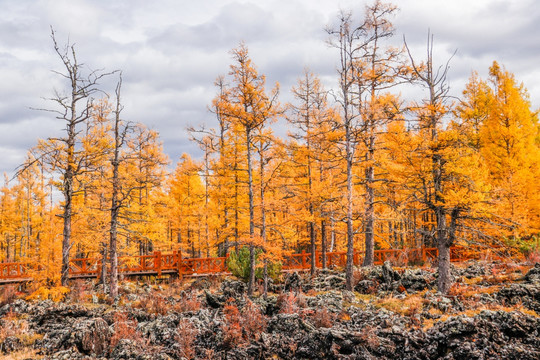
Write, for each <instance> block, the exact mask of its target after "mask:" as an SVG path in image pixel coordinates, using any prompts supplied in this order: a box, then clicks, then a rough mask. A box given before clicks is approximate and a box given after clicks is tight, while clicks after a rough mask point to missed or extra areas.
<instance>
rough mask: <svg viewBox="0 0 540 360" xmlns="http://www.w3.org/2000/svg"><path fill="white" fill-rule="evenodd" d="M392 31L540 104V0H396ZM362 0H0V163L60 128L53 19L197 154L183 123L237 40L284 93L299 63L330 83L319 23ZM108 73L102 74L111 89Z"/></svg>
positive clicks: (92, 63)
mask: <svg viewBox="0 0 540 360" xmlns="http://www.w3.org/2000/svg"><path fill="white" fill-rule="evenodd" d="M395 3H396V4H397V5H398V6H399V7H400V12H399V13H398V15H397V17H396V18H395V20H394V23H395V26H396V37H395V39H396V41H397V42H399V41H401V39H402V38H403V35H405V36H406V38H407V42H408V43H409V46H410V47H411V48H412V50H413V52H414V53H415V54H416V55H417V56H418V57H422V56H423V55H424V54H425V43H426V36H427V31H428V29H431V32H432V33H433V34H434V36H435V43H436V48H435V53H436V58H437V59H441V60H445V59H447V58H448V57H449V56H450V55H451V54H452V53H453V52H454V51H455V50H456V49H457V54H456V56H455V57H454V58H453V59H452V61H451V69H450V74H449V79H450V82H451V87H452V93H453V94H454V95H459V94H460V93H461V91H462V89H463V86H464V84H465V83H466V82H467V79H468V78H469V76H470V74H471V71H473V70H476V71H478V72H479V73H480V75H481V76H483V77H485V76H486V74H487V70H488V67H489V66H490V65H491V63H492V62H493V60H497V61H498V62H499V63H501V64H503V65H504V66H505V67H506V68H507V70H509V71H511V72H513V73H514V74H515V75H516V78H517V79H518V80H519V81H522V82H523V83H524V84H525V86H526V87H527V89H528V90H529V92H530V94H531V102H532V104H533V107H534V108H538V107H539V106H540V70H539V64H540V6H538V3H537V1H534V0H474V1H472V0H453V1H448V0H445V1H443V0H402V1H395ZM365 4H366V2H365V1H361V0H357V1H349V0H343V1H331V0H275V1H262V0H260V1H255V0H253V1H239V0H237V1H234V0H230V1H229V0H198V1H194V0H190V1H185V0H156V1H148V0H121V1H120V0H119V1H116V0H49V1H39V0H38V1H35V0H0V9H1V10H0V154H1V157H0V172H7V173H8V175H10V176H11V175H12V174H13V170H14V169H15V168H16V167H17V166H18V165H19V164H20V163H21V162H22V161H23V160H24V157H25V154H26V151H27V149H29V148H30V147H32V146H34V145H35V144H36V142H37V139H38V138H47V137H51V136H55V135H58V134H60V132H61V130H62V129H63V125H64V124H63V123H62V122H61V121H60V120H56V119H55V118H54V116H52V114H50V113H44V112H39V111H35V110H31V109H30V108H44V107H51V106H52V104H51V103H47V102H46V101H44V100H42V98H47V97H52V94H53V89H55V88H56V89H65V84H64V83H62V81H61V78H59V76H58V75H55V74H54V72H53V71H51V70H57V71H61V70H62V64H61V62H60V59H59V58H58V56H57V55H56V54H55V53H54V50H53V47H52V42H51V38H50V26H53V27H54V29H55V31H56V33H57V40H58V42H59V43H60V44H65V43H66V42H67V41H68V38H69V41H71V42H73V43H75V46H76V50H77V54H78V58H79V61H80V62H83V63H85V64H86V65H87V66H88V67H89V68H91V69H98V68H104V69H106V70H115V69H121V70H122V71H123V74H124V81H123V103H124V106H125V110H124V113H123V114H124V118H125V119H127V120H132V121H139V122H142V123H145V124H146V125H147V126H149V127H151V128H153V129H155V130H157V131H159V132H160V134H161V139H162V141H163V143H164V149H165V152H166V153H167V154H168V155H169V157H170V159H171V162H172V165H171V166H174V163H175V162H176V160H177V159H178V158H179V156H180V155H181V154H182V152H189V153H192V154H196V153H197V151H196V146H195V145H193V144H191V143H190V142H189V141H188V140H187V138H188V135H187V133H186V131H185V129H186V127H187V126H188V125H193V126H197V125H198V124H202V123H206V124H210V125H212V124H213V115H212V114H211V113H209V112H208V110H207V106H208V105H209V104H210V102H211V99H212V98H213V97H214V95H215V88H214V87H213V82H214V80H215V78H216V77H217V76H218V75H221V74H223V75H225V74H227V72H228V70H229V65H230V64H231V57H230V53H229V51H230V50H231V49H232V48H235V47H237V46H238V44H239V42H240V41H244V42H245V43H246V45H247V46H248V48H249V50H250V55H251V57H252V59H253V62H254V63H255V65H256V66H257V68H258V70H259V72H260V73H263V74H265V75H266V76H267V87H268V88H271V87H272V84H273V83H275V82H276V81H278V82H279V83H280V85H281V96H280V98H281V101H282V102H286V101H289V100H290V99H291V97H290V88H291V86H292V85H294V84H295V83H296V81H297V78H298V77H299V76H300V75H301V73H302V71H303V68H304V67H309V68H310V69H311V70H312V71H313V72H315V73H317V74H318V75H319V76H320V77H321V78H322V79H323V81H324V83H325V84H326V85H327V86H329V87H330V86H332V85H333V84H334V82H335V78H336V62H337V53H336V52H335V50H334V49H331V48H329V47H328V46H327V45H326V43H325V40H326V39H327V37H328V36H327V34H326V33H325V31H324V29H325V27H327V26H328V25H329V24H332V23H335V20H336V17H337V14H338V12H339V10H340V9H343V10H352V11H353V12H354V13H355V14H357V15H358V16H361V14H362V12H363V9H364V6H365ZM115 81H116V79H114V78H111V79H110V80H109V81H108V82H104V83H103V85H102V87H103V88H104V90H106V91H111V92H112V90H113V86H114V82H115Z"/></svg>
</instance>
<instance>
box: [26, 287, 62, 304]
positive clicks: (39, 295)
mask: <svg viewBox="0 0 540 360" xmlns="http://www.w3.org/2000/svg"><path fill="white" fill-rule="evenodd" d="M69 291H70V290H69V289H68V288H67V287H64V286H56V287H45V286H42V287H40V288H39V289H37V290H36V291H34V292H33V293H32V294H30V295H29V296H28V297H26V300H47V299H48V300H52V301H54V302H59V301H62V300H64V298H65V297H66V295H67V294H68V293H69Z"/></svg>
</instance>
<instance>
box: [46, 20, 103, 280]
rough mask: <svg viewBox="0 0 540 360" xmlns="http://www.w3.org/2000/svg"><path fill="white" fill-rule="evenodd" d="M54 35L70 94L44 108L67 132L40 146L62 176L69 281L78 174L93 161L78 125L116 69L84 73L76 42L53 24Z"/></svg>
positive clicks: (64, 250) (64, 268)
mask: <svg viewBox="0 0 540 360" xmlns="http://www.w3.org/2000/svg"><path fill="white" fill-rule="evenodd" d="M51 38H52V41H53V46H54V51H55V52H56V54H57V55H58V56H59V57H60V60H61V61H62V64H63V66H64V71H63V72H58V71H54V72H55V73H56V74H57V75H59V76H61V77H62V78H64V79H65V80H66V81H67V83H68V84H69V85H68V87H69V91H68V93H67V94H62V93H61V92H59V91H55V96H54V97H53V98H51V99H49V100H51V101H53V102H54V103H55V104H56V105H57V109H53V110H51V109H41V110H45V111H48V112H51V113H53V114H55V115H56V118H57V119H60V120H62V121H63V122H64V123H65V126H66V127H65V136H63V137H60V138H51V139H49V140H48V142H47V143H46V144H45V147H44V148H43V149H41V150H42V151H41V152H42V153H41V156H40V159H43V160H44V161H45V162H46V163H47V164H48V165H49V166H50V167H51V169H53V170H54V171H56V172H58V173H59V174H60V177H61V180H62V182H61V185H60V190H61V192H62V195H63V198H64V201H63V203H62V210H63V211H62V214H60V215H59V216H60V217H61V218H62V219H63V222H64V224H63V234H62V275H61V283H62V285H63V286H66V285H67V280H68V275H69V255H70V250H71V247H72V240H71V219H72V215H73V203H72V201H73V196H74V194H75V193H76V192H77V191H78V189H77V179H78V177H79V176H80V175H81V174H83V173H85V172H88V171H92V169H91V168H89V167H88V165H89V164H91V161H89V157H92V156H93V154H88V153H85V152H84V151H81V150H80V149H79V147H78V135H79V133H80V130H79V126H80V125H82V124H83V123H86V122H87V121H88V119H89V118H90V116H91V112H92V107H93V104H92V101H93V95H94V94H96V93H99V92H102V91H101V90H100V89H99V87H98V86H99V81H100V80H101V79H102V78H103V77H104V76H107V75H110V74H112V73H113V72H109V73H107V72H103V71H102V70H90V72H89V73H88V74H87V75H85V74H84V70H83V67H84V66H83V64H81V63H79V61H78V59H77V54H76V51H75V45H74V44H71V43H69V42H68V43H67V44H66V45H65V46H63V47H61V46H60V45H59V44H58V42H57V40H56V34H55V32H54V30H53V29H52V28H51Z"/></svg>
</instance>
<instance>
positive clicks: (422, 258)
mask: <svg viewBox="0 0 540 360" xmlns="http://www.w3.org/2000/svg"><path fill="white" fill-rule="evenodd" d="M462 250H463V249H462V248H458V247H453V248H451V252H450V254H451V260H452V261H463V260H466V259H467V258H465V257H464V256H462V255H463V254H464V251H462ZM362 255H363V254H362V253H360V252H358V251H355V252H354V253H353V263H354V264H355V265H361V264H362V261H363V257H362ZM437 256H438V251H437V248H422V249H387V250H375V252H374V263H375V264H376V265H380V264H383V263H384V262H385V261H387V260H391V261H393V262H394V263H398V264H408V263H420V262H426V261H431V260H435V259H436V258H437ZM227 258H228V254H227V256H225V257H211V258H184V257H183V256H182V253H181V252H176V251H175V252H172V253H167V254H162V253H161V252H159V251H156V252H154V253H153V254H152V255H139V256H123V257H119V258H118V272H119V273H120V274H124V275H126V276H136V275H157V276H160V275H162V274H178V275H180V276H184V275H186V276H191V275H205V274H207V275H211V274H217V273H226V272H228V269H227ZM346 262H347V252H346V251H333V252H327V253H326V266H327V267H329V268H336V267H344V266H345V265H346ZM322 263H323V254H322V253H321V252H320V251H318V252H316V253H315V265H316V266H317V267H318V268H321V267H322ZM107 265H108V264H107ZM102 266H103V264H102V262H101V259H95V258H94V259H93V258H80V259H79V258H77V259H71V260H70V262H69V277H70V278H72V279H77V278H93V277H98V276H99V274H100V273H101V271H102ZM310 267H311V253H307V252H305V251H303V252H301V253H298V254H290V255H288V256H285V257H284V258H283V266H282V269H283V270H302V269H309V268H310ZM30 273H31V271H29V268H28V266H27V265H26V264H25V263H22V262H9V263H0V283H7V282H17V281H18V280H20V281H29V280H31V276H30Z"/></svg>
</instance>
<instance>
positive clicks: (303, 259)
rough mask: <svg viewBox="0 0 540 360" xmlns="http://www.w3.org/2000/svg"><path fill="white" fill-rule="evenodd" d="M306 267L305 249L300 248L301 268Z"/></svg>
mask: <svg viewBox="0 0 540 360" xmlns="http://www.w3.org/2000/svg"><path fill="white" fill-rule="evenodd" d="M305 268H306V250H302V269H305Z"/></svg>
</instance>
